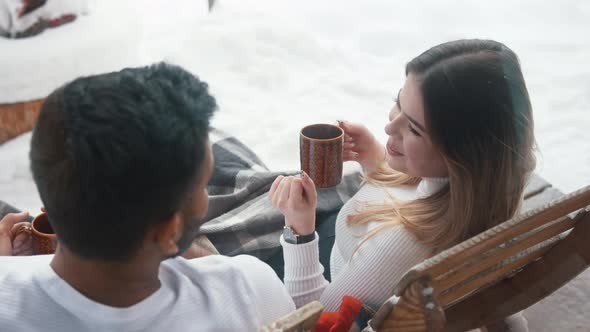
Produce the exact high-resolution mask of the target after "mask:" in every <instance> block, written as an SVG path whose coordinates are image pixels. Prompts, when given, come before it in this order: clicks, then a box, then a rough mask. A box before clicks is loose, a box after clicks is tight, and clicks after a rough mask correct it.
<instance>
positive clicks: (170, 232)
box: [153, 212, 184, 256]
mask: <svg viewBox="0 0 590 332" xmlns="http://www.w3.org/2000/svg"><path fill="white" fill-rule="evenodd" d="M183 227H184V223H183V221H182V217H181V214H180V212H177V213H175V214H173V215H172V216H171V217H170V218H169V219H168V220H167V221H164V222H162V223H160V224H158V225H156V227H155V232H154V236H153V239H154V240H155V242H156V245H157V246H158V247H160V250H161V251H162V253H163V254H164V255H165V256H172V255H175V254H177V253H178V246H177V245H176V242H177V241H178V240H179V239H180V237H181V235H182V229H183Z"/></svg>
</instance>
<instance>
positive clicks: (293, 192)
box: [289, 178, 303, 205]
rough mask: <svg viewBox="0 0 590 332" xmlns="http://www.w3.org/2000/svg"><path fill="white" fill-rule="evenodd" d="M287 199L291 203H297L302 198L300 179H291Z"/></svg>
mask: <svg viewBox="0 0 590 332" xmlns="http://www.w3.org/2000/svg"><path fill="white" fill-rule="evenodd" d="M289 200H290V201H291V204H295V205H296V204H299V203H300V202H301V201H302V200H303V184H302V183H301V179H297V178H295V179H293V181H292V182H291V188H290V192H289Z"/></svg>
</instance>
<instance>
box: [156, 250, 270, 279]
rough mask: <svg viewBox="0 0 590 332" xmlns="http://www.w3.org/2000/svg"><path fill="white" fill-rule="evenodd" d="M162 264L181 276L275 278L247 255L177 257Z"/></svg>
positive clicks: (264, 265)
mask: <svg viewBox="0 0 590 332" xmlns="http://www.w3.org/2000/svg"><path fill="white" fill-rule="evenodd" d="M163 264H165V265H167V266H169V267H171V268H173V269H175V270H177V271H178V272H180V273H182V274H191V275H195V274H196V275H203V276H205V275H207V276H212V275H218V276H223V278H224V279H227V278H230V279H234V278H236V277H237V278H246V279H251V278H252V276H253V275H256V276H258V278H271V279H272V278H277V276H276V274H275V272H274V271H273V270H272V269H271V268H270V267H269V266H268V265H267V264H266V263H264V262H262V261H261V260H259V259H258V258H256V257H254V256H249V255H239V256H234V257H229V256H223V255H211V256H206V257H201V258H195V259H184V258H181V257H178V258H175V259H171V260H168V261H165V262H164V263H163ZM258 278H257V279H258Z"/></svg>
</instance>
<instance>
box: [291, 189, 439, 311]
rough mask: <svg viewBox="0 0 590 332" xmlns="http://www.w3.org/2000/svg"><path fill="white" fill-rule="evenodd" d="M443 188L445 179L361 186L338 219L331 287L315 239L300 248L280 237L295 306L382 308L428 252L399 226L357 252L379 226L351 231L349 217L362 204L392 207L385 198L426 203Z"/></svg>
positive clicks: (332, 308)
mask: <svg viewBox="0 0 590 332" xmlns="http://www.w3.org/2000/svg"><path fill="white" fill-rule="evenodd" d="M446 183H448V179H447V178H423V179H422V181H421V182H420V184H418V185H417V186H396V187H383V186H377V185H374V184H371V183H366V184H364V185H363V186H362V187H361V189H360V190H359V191H358V192H357V193H356V194H355V195H354V196H353V197H352V198H351V199H350V200H349V201H348V202H347V203H346V204H344V206H343V207H342V209H341V210H340V213H339V214H338V218H337V219H336V241H335V243H334V247H333V248H332V253H331V257H330V267H331V277H332V278H331V279H332V283H328V281H326V280H325V278H324V277H323V275H322V273H323V271H324V268H323V266H322V265H321V264H320V262H319V247H318V239H317V235H316V239H315V240H314V241H312V242H309V243H305V244H299V245H294V244H289V243H286V242H285V241H284V239H283V238H282V237H281V244H282V246H283V254H284V258H285V280H284V281H285V285H286V286H287V289H288V291H289V294H291V296H292V297H293V300H294V301H295V304H296V305H297V306H298V307H299V306H302V305H304V304H306V303H309V302H311V301H314V300H320V302H321V303H322V304H323V305H324V307H325V308H326V310H327V311H337V310H338V307H339V306H340V303H341V302H342V297H343V296H345V295H350V296H353V297H355V298H357V299H359V300H361V301H362V302H363V303H365V304H369V305H374V306H379V305H380V304H382V303H383V302H384V301H385V300H386V299H387V298H389V297H390V296H391V294H392V291H393V288H394V287H395V286H396V284H397V283H398V281H399V280H400V278H401V277H402V276H403V274H404V273H405V272H406V271H407V270H408V269H410V268H411V267H413V266H414V265H416V264H418V263H420V262H422V261H423V260H424V259H426V258H428V257H429V256H430V255H431V254H432V252H431V250H430V249H429V248H427V247H426V246H424V245H422V244H420V243H419V242H418V241H417V240H416V238H415V237H414V236H413V235H412V234H411V233H410V232H408V231H407V230H406V229H405V228H404V227H403V226H401V225H400V226H396V227H393V228H388V229H386V230H383V231H380V232H379V233H378V234H377V235H375V236H373V237H371V238H370V239H369V240H367V241H366V242H365V243H363V244H362V246H361V247H360V248H359V249H358V250H357V247H358V245H359V243H360V242H361V241H362V240H363V239H364V236H365V235H366V234H367V233H368V232H369V231H371V230H372V229H374V228H375V227H378V226H380V225H381V224H382V223H380V222H369V223H367V224H364V225H359V226H349V225H347V223H346V219H347V216H348V215H350V214H354V213H355V212H356V211H358V210H359V209H362V208H363V205H364V203H365V202H371V203H386V202H391V199H390V196H389V195H392V196H394V197H395V198H397V199H398V200H401V201H408V200H413V199H417V198H424V197H427V196H430V195H432V194H434V193H435V192H437V191H438V190H440V189H441V188H442V187H443V186H444V185H445V184H446Z"/></svg>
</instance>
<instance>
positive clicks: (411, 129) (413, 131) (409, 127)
mask: <svg viewBox="0 0 590 332" xmlns="http://www.w3.org/2000/svg"><path fill="white" fill-rule="evenodd" d="M408 129H410V132H412V134H414V135H416V136H422V135H420V133H419V132H417V131H416V129H414V128H412V126H411V125H408Z"/></svg>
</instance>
